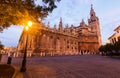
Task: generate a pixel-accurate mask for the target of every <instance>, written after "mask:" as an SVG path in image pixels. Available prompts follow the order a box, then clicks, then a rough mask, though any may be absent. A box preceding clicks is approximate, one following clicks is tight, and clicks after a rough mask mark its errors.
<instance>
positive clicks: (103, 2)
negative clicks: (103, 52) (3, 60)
mask: <svg viewBox="0 0 120 78" xmlns="http://www.w3.org/2000/svg"><path fill="white" fill-rule="evenodd" d="M36 3H39V1H38V2H36ZM119 3H120V0H61V1H60V2H59V3H57V8H56V9H54V10H53V12H52V13H50V14H49V16H47V18H45V19H44V23H46V24H47V23H48V22H50V26H51V27H53V26H54V24H56V25H57V26H58V24H59V21H60V17H62V20H63V26H64V25H66V24H68V25H71V24H73V25H75V26H78V25H79V24H80V22H81V20H82V19H84V21H85V22H86V24H87V19H88V18H89V17H90V8H91V4H93V8H94V11H95V12H96V16H98V18H99V21H100V29H101V35H102V44H105V42H106V40H107V39H108V38H109V37H110V36H111V35H112V34H113V33H114V29H115V28H116V27H117V26H118V25H120V4H119ZM22 29H23V28H22V27H18V26H11V27H10V28H8V29H4V31H3V33H0V40H1V41H2V43H3V44H4V45H5V46H17V44H18V40H19V37H20V35H21V32H22Z"/></svg>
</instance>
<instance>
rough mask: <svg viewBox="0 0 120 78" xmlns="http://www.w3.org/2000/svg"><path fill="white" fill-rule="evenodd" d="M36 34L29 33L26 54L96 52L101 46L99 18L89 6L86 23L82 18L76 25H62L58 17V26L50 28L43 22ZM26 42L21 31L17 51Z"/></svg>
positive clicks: (22, 47) (20, 49)
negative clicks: (88, 15) (88, 16)
mask: <svg viewBox="0 0 120 78" xmlns="http://www.w3.org/2000/svg"><path fill="white" fill-rule="evenodd" d="M39 27H40V28H41V29H40V30H39V33H38V34H37V35H29V36H28V42H27V45H28V46H27V54H30V55H31V54H33V55H51V56H52V55H69V54H72V55H73V54H81V53H82V54H83V53H86V52H89V53H90V52H92V53H93V52H98V48H99V47H100V46H101V33H100V24H99V18H98V17H97V16H96V13H95V11H94V9H93V7H92V6H91V10H90V18H89V19H88V25H87V24H85V22H84V20H82V21H81V22H80V25H78V26H74V25H71V26H68V25H66V26H63V24H62V18H60V22H59V27H58V29H57V28H56V25H54V28H50V26H49V23H48V25H47V26H46V25H44V24H43V23H42V24H40V25H39ZM25 43H26V34H25V33H24V32H23V33H22V35H21V38H20V40H19V44H18V48H17V50H18V53H19V54H20V53H22V52H23V50H24V47H25Z"/></svg>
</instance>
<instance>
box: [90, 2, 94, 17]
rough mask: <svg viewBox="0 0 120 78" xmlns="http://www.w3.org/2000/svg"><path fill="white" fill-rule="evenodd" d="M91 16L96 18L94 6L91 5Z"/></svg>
mask: <svg viewBox="0 0 120 78" xmlns="http://www.w3.org/2000/svg"><path fill="white" fill-rule="evenodd" d="M90 16H95V11H94V9H93V4H91V10H90Z"/></svg>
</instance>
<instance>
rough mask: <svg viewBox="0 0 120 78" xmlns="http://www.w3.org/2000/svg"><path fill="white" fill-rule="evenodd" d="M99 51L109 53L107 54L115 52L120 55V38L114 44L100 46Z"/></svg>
mask: <svg viewBox="0 0 120 78" xmlns="http://www.w3.org/2000/svg"><path fill="white" fill-rule="evenodd" d="M99 51H101V52H104V53H107V54H115V55H119V54H120V53H119V51H120V39H118V41H117V42H116V43H114V44H110V43H108V44H106V45H102V46H101V47H100V48H99Z"/></svg>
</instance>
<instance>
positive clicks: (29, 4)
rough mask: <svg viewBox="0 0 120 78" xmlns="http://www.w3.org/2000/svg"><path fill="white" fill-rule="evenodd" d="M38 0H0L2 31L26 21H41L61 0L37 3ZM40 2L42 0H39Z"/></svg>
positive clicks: (0, 25)
mask: <svg viewBox="0 0 120 78" xmlns="http://www.w3.org/2000/svg"><path fill="white" fill-rule="evenodd" d="M35 1H36V0H0V31H2V30H3V29H5V28H7V27H10V25H23V24H26V21H28V20H32V21H34V22H37V23H38V22H40V19H43V18H44V17H46V16H47V15H48V14H49V13H50V12H52V11H53V9H54V8H56V7H57V6H56V4H55V2H59V1H60V0H42V2H43V4H44V5H40V4H39V5H37V4H35ZM39 2H40V1H39Z"/></svg>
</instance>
